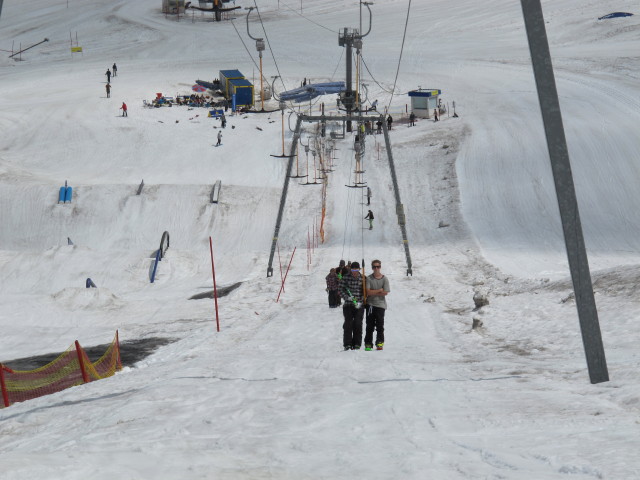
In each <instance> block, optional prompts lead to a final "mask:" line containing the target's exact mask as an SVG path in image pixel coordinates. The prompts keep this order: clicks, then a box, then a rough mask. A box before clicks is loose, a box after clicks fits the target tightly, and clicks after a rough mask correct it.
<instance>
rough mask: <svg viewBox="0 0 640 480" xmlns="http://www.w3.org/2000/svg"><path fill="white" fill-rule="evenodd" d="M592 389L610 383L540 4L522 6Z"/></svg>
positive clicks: (535, 0) (527, 1)
mask: <svg viewBox="0 0 640 480" xmlns="http://www.w3.org/2000/svg"><path fill="white" fill-rule="evenodd" d="M521 3H522V12H523V14H524V22H525V27H526V30H527V38H528V40H529V50H530V51H531V63H532V65H533V73H534V76H535V79H536V86H537V88H538V99H539V101H540V110H541V111H542V121H543V123H544V130H545V134H546V137H547V147H548V149H549V157H550V159H551V169H552V171H553V181H554V183H555V187H556V196H557V197H558V206H559V207H560V217H561V220H562V229H563V231H564V241H565V245H566V249H567V257H568V259H569V269H570V270H571V278H572V280H573V291H574V293H575V296H576V307H577V309H578V318H579V320H580V330H581V332H582V343H583V345H584V351H585V354H586V357H587V367H588V369H589V379H590V380H591V383H600V382H607V381H609V373H608V370H607V361H606V359H605V355H604V346H603V344H602V336H601V333H600V324H599V322H598V310H597V309H596V301H595V298H594V296H593V285H592V284H591V273H590V271H589V262H588V259H587V251H586V248H585V244H584V236H583V233H582V224H581V223H580V214H579V212H578V200H577V198H576V191H575V186H574V184H573V175H572V173H571V163H570V162H569V151H568V149H567V140H566V138H565V135H564V126H563V124H562V115H561V114H560V102H559V100H558V91H557V89H556V81H555V77H554V74H553V66H552V65H551V53H550V52H549V42H548V40H547V32H546V29H545V26H544V17H543V15H542V6H541V4H540V0H521Z"/></svg>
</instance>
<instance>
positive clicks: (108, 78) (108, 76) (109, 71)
mask: <svg viewBox="0 0 640 480" xmlns="http://www.w3.org/2000/svg"><path fill="white" fill-rule="evenodd" d="M106 75H107V83H109V82H111V70H109V69H108V68H107V73H106Z"/></svg>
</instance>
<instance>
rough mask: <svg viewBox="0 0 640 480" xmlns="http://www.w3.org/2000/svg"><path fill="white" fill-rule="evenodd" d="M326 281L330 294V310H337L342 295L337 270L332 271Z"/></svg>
mask: <svg viewBox="0 0 640 480" xmlns="http://www.w3.org/2000/svg"><path fill="white" fill-rule="evenodd" d="M325 280H326V281H327V292H328V293H329V308H336V307H338V306H339V305H340V301H339V298H340V294H339V293H338V275H336V269H335V268H332V269H331V271H330V272H329V275H327V276H326V277H325Z"/></svg>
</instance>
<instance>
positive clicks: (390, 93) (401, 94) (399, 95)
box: [360, 55, 409, 97]
mask: <svg viewBox="0 0 640 480" xmlns="http://www.w3.org/2000/svg"><path fill="white" fill-rule="evenodd" d="M360 59H361V60H362V64H363V65H364V68H366V69H367V72H369V75H370V76H371V80H373V81H374V82H375V84H376V85H378V87H380V89H381V90H382V91H383V92H386V93H388V94H389V95H393V96H396V97H401V96H403V95H407V94H408V93H409V92H404V93H393V91H391V90H389V89H387V88H385V87H383V86H382V85H380V82H378V80H376V78H375V77H374V76H373V73H371V70H369V66H368V65H367V62H365V61H364V57H363V56H362V55H360Z"/></svg>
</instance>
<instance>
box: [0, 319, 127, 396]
mask: <svg viewBox="0 0 640 480" xmlns="http://www.w3.org/2000/svg"><path fill="white" fill-rule="evenodd" d="M119 370H122V362H121V360H120V344H119V340H118V332H117V331H116V335H115V337H114V339H113V342H111V345H109V346H108V347H107V350H106V351H105V353H104V354H103V355H102V357H100V358H99V359H98V360H97V361H96V362H91V360H90V359H89V357H88V355H87V353H86V352H85V351H84V350H83V348H82V347H81V346H80V344H79V343H78V341H77V340H76V342H75V344H74V345H71V346H70V347H69V348H68V349H67V350H66V351H65V352H63V353H62V354H60V355H59V356H58V358H56V359H55V360H53V361H52V362H50V363H48V364H47V365H45V366H43V367H40V368H37V369H35V370H13V369H11V368H9V367H8V366H7V365H3V364H0V386H1V388H2V400H3V401H2V402H0V408H2V407H8V406H9V405H11V404H13V403H16V402H24V401H25V400H31V399H33V398H38V397H41V396H43V395H49V394H51V393H56V392H60V391H62V390H64V389H66V388H69V387H74V386H76V385H81V384H83V383H88V382H91V381H93V380H101V379H103V378H107V377H111V376H113V375H114V374H115V373H116V371H119Z"/></svg>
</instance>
